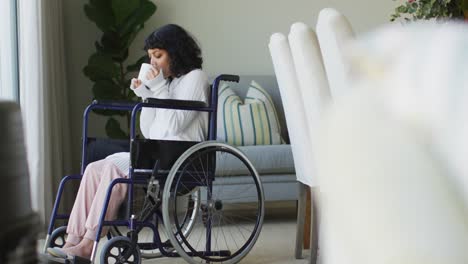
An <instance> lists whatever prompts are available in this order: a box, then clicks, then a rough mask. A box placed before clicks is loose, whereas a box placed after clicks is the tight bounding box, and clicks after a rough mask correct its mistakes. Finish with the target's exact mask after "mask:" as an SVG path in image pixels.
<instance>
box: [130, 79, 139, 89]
mask: <svg viewBox="0 0 468 264" xmlns="http://www.w3.org/2000/svg"><path fill="white" fill-rule="evenodd" d="M141 84H142V82H141V80H140V79H137V78H133V79H132V81H131V83H130V88H132V89H136V88H138V87H140V85H141Z"/></svg>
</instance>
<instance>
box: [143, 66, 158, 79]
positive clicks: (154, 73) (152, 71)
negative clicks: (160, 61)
mask: <svg viewBox="0 0 468 264" xmlns="http://www.w3.org/2000/svg"><path fill="white" fill-rule="evenodd" d="M158 74H159V70H158V69H156V68H154V67H151V69H150V70H149V71H148V72H147V73H146V79H147V80H152V79H154V78H156V76H158Z"/></svg>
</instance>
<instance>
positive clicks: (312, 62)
mask: <svg viewBox="0 0 468 264" xmlns="http://www.w3.org/2000/svg"><path fill="white" fill-rule="evenodd" d="M288 40H289V45H290V46H291V53H292V57H293V61H294V65H295V69H296V75H297V79H298V84H299V89H300V93H301V102H302V104H303V105H304V111H305V117H306V120H307V122H306V124H307V125H308V127H309V135H310V139H311V143H312V145H311V146H309V147H310V149H311V150H312V151H313V148H314V145H315V143H316V142H315V141H316V140H317V134H316V133H317V130H318V127H319V123H320V119H321V115H322V112H323V110H324V107H325V106H326V105H328V104H329V103H330V88H329V87H328V81H327V76H326V74H325V68H324V66H323V60H322V54H321V52H320V47H319V43H318V40H317V35H316V34H315V32H314V31H313V30H312V29H311V28H309V27H308V26H307V25H306V24H304V23H295V24H293V25H292V26H291V31H290V33H289V36H288Z"/></svg>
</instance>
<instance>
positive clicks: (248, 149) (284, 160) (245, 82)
mask: <svg viewBox="0 0 468 264" xmlns="http://www.w3.org/2000/svg"><path fill="white" fill-rule="evenodd" d="M252 80H254V81H255V82H257V83H258V84H259V85H261V87H262V88H263V89H264V90H266V92H267V93H268V94H269V95H270V96H271V98H272V100H273V103H274V105H275V108H276V112H277V115H278V121H279V124H280V127H281V131H280V134H281V137H282V139H283V141H284V143H285V144H279V145H254V146H237V148H239V149H240V150H241V151H242V152H243V153H244V154H245V155H246V156H247V157H248V159H249V160H250V161H251V162H252V164H253V165H254V167H255V169H256V170H257V172H258V173H259V175H260V178H261V181H262V185H263V188H264V194H265V200H266V201H288V200H289V201H291V200H297V197H298V187H297V181H296V175H295V169H294V161H293V156H292V151H291V145H290V144H289V137H288V130H287V127H286V121H285V117H284V110H283V104H282V101H281V96H280V92H279V89H278V84H277V82H276V77H275V76H274V75H241V76H240V81H239V83H230V84H229V86H230V87H231V89H232V90H233V91H234V92H235V93H236V94H237V95H239V96H240V98H241V99H244V98H245V95H246V93H247V89H248V87H249V84H250V82H251V81H252ZM220 114H221V113H218V115H220ZM218 120H219V119H218ZM218 133H219V131H218ZM230 169H231V170H232V168H230ZM239 174H240V175H239V179H238V182H237V183H236V182H234V183H232V184H233V185H234V186H233V188H234V187H235V185H238V187H239V188H241V187H242V175H241V173H239Z"/></svg>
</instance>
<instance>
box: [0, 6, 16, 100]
mask: <svg viewBox="0 0 468 264" xmlns="http://www.w3.org/2000/svg"><path fill="white" fill-rule="evenodd" d="M15 13H16V7H15V1H14V0H3V1H2V8H1V9H0V35H1V36H2V39H1V40H0V98H1V99H7V100H18V98H17V90H18V74H17V66H18V64H17V63H18V62H17V57H16V56H17V53H16V45H17V44H16V23H15V20H16V14H15Z"/></svg>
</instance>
